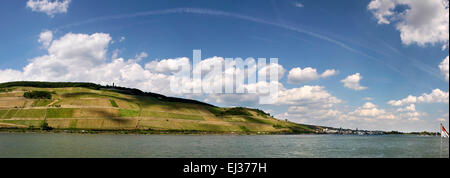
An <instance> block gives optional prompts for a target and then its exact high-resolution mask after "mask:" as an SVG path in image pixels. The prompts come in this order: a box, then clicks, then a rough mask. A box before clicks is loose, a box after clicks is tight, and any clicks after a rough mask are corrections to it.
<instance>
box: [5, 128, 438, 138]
mask: <svg viewBox="0 0 450 178" xmlns="http://www.w3.org/2000/svg"><path fill="white" fill-rule="evenodd" d="M0 133H27V134H61V133H67V134H87V135H96V134H98V135H102V134H105V135H343V134H326V133H292V132H212V131H195V130H184V131H182V130H88V129H86V130H83V129H53V130H41V129H11V128H0ZM349 135H354V136H358V135H356V134H349ZM383 135H418V136H436V137H437V136H438V135H434V134H433V135H431V134H420V133H417V132H413V133H398V132H397V133H395V134H394V133H386V134H382V135H364V136H383Z"/></svg>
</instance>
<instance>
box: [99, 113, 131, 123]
mask: <svg viewBox="0 0 450 178" xmlns="http://www.w3.org/2000/svg"><path fill="white" fill-rule="evenodd" d="M91 112H93V113H95V115H98V116H99V117H100V118H105V119H108V120H110V121H113V122H117V123H119V124H125V123H129V122H134V121H133V120H130V119H125V118H121V117H118V116H117V115H116V114H114V113H111V112H106V111H102V110H93V111H91Z"/></svg>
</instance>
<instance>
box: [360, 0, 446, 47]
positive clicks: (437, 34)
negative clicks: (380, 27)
mask: <svg viewBox="0 0 450 178" xmlns="http://www.w3.org/2000/svg"><path fill="white" fill-rule="evenodd" d="M443 2H446V3H443ZM367 8H368V9H369V10H370V11H371V12H372V13H373V15H374V16H375V17H376V18H377V19H378V23H379V24H390V23H395V26H396V29H397V30H398V31H399V32H400V37H401V40H402V42H403V43H404V44H406V45H410V44H413V43H416V44H418V45H420V46H424V45H426V44H436V43H439V44H443V45H444V46H445V45H446V44H448V41H449V40H448V39H449V33H448V31H449V7H448V0H426V1H424V0H372V1H371V2H370V3H369V5H368V7H367Z"/></svg>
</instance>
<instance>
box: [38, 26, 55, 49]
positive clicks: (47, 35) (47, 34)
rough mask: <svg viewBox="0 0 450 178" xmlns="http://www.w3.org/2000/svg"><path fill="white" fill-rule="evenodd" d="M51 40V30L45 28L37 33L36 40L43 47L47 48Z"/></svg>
mask: <svg viewBox="0 0 450 178" xmlns="http://www.w3.org/2000/svg"><path fill="white" fill-rule="evenodd" d="M52 41H53V32H52V31H50V30H46V31H44V32H42V33H41V34H40V35H39V40H38V42H39V43H41V44H42V46H43V47H44V48H48V47H49V46H50V43H51V42H52Z"/></svg>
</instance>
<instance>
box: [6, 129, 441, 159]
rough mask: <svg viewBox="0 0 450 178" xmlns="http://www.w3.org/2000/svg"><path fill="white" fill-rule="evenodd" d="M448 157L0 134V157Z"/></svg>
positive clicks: (284, 140)
mask: <svg viewBox="0 0 450 178" xmlns="http://www.w3.org/2000/svg"><path fill="white" fill-rule="evenodd" d="M10 157H12V158H141V157H143V158H449V142H448V139H441V138H440V137H425V136H401V135H388V136H342V135H269V136H231V135H223V136H222V135H202V136H192V135H104V134H99V135H89V134H86V135H84V134H26V133H0V158H10Z"/></svg>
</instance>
